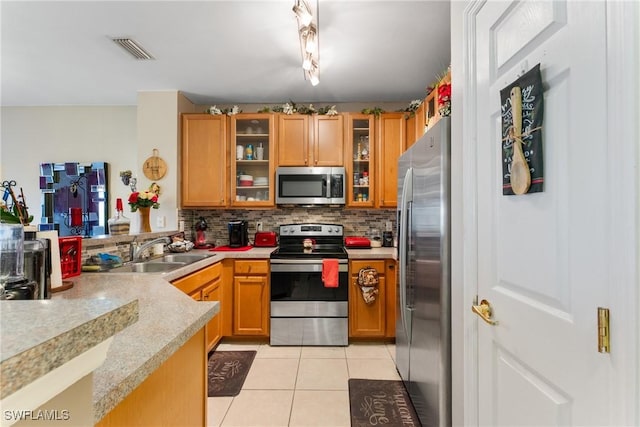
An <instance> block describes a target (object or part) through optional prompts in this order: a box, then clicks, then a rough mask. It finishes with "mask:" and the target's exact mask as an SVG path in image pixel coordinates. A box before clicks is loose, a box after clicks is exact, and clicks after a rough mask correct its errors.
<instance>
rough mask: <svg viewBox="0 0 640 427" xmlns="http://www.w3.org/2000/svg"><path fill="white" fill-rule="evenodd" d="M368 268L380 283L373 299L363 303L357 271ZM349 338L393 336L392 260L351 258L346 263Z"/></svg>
mask: <svg viewBox="0 0 640 427" xmlns="http://www.w3.org/2000/svg"><path fill="white" fill-rule="evenodd" d="M365 267H372V268H375V269H376V270H377V271H378V276H379V278H380V283H379V285H378V295H377V297H376V300H375V301H374V302H372V303H371V304H367V303H366V302H365V301H364V299H363V298H362V293H361V291H360V287H359V286H358V272H359V271H360V269H361V268H365ZM349 277H350V278H349V337H350V338H393V337H395V301H396V299H395V293H396V291H395V284H396V280H395V261H393V260H386V261H385V260H352V261H350V262H349Z"/></svg>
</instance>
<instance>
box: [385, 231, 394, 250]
mask: <svg viewBox="0 0 640 427" xmlns="http://www.w3.org/2000/svg"><path fill="white" fill-rule="evenodd" d="M382 246H383V247H385V248H392V247H393V232H391V231H384V232H383V233H382Z"/></svg>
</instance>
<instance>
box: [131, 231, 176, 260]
mask: <svg viewBox="0 0 640 427" xmlns="http://www.w3.org/2000/svg"><path fill="white" fill-rule="evenodd" d="M137 238H138V236H136V237H135V238H134V239H133V240H132V241H131V244H130V246H129V258H130V259H131V261H132V262H135V261H139V260H140V258H141V257H142V254H143V253H144V250H145V249H147V248H149V247H151V246H153V245H155V244H156V243H164V244H167V245H168V244H170V243H171V237H169V236H165V237H158V238H157V239H153V240H150V241H148V242H146V243H143V244H142V245H140V246H138V245H137V244H136V239H137Z"/></svg>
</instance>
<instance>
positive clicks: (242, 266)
mask: <svg viewBox="0 0 640 427" xmlns="http://www.w3.org/2000/svg"><path fill="white" fill-rule="evenodd" d="M243 274H269V261H267V260H257V259H252V260H236V262H235V275H236V276H240V275H243Z"/></svg>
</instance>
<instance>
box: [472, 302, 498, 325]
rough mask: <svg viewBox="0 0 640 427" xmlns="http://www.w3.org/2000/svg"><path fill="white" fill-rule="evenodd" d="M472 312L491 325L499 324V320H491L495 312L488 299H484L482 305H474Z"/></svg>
mask: <svg viewBox="0 0 640 427" xmlns="http://www.w3.org/2000/svg"><path fill="white" fill-rule="evenodd" d="M471 311H473V312H474V313H476V314H477V315H478V316H480V318H482V320H484V321H485V322H487V323H488V324H490V325H497V324H498V321H497V320H493V319H492V318H491V315H492V313H493V311H492V310H491V304H490V303H489V301H487V300H486V299H483V300H482V301H480V305H472V306H471Z"/></svg>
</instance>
